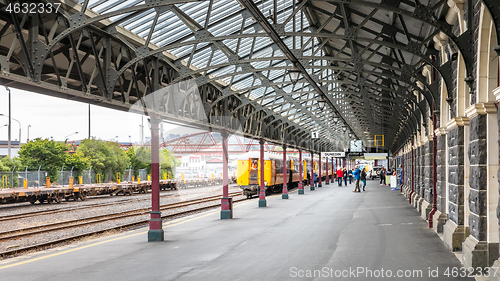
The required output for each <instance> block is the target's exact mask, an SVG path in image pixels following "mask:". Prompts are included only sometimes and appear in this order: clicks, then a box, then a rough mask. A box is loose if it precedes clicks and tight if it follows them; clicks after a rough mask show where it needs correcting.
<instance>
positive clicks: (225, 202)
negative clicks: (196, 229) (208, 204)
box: [220, 197, 233, 220]
mask: <svg viewBox="0 0 500 281" xmlns="http://www.w3.org/2000/svg"><path fill="white" fill-rule="evenodd" d="M220 207H221V211H220V219H221V220H227V219H232V218H233V198H230V197H222V199H221V205H220Z"/></svg>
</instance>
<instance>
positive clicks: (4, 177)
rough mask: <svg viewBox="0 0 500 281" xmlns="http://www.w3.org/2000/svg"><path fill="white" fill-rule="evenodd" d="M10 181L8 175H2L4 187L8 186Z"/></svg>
mask: <svg viewBox="0 0 500 281" xmlns="http://www.w3.org/2000/svg"><path fill="white" fill-rule="evenodd" d="M8 183H9V181H8V180H7V176H6V175H3V176H2V188H7V184H8Z"/></svg>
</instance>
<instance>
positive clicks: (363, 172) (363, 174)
mask: <svg viewBox="0 0 500 281" xmlns="http://www.w3.org/2000/svg"><path fill="white" fill-rule="evenodd" d="M361 181H362V182H363V191H365V187H366V171H365V169H363V170H362V171H361Z"/></svg>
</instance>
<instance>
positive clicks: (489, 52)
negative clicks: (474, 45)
mask: <svg viewBox="0 0 500 281" xmlns="http://www.w3.org/2000/svg"><path fill="white" fill-rule="evenodd" d="M479 22H480V28H479V38H478V40H479V41H478V60H477V61H478V65H479V67H478V68H477V73H476V74H477V77H478V79H476V81H477V82H476V83H477V93H476V94H477V101H478V102H480V103H481V102H495V101H496V99H495V95H494V94H493V90H494V89H495V88H497V87H498V86H499V85H498V83H499V81H498V80H499V79H498V55H497V53H496V52H495V51H494V50H493V48H494V47H495V46H496V42H497V34H496V31H495V26H494V22H493V21H492V18H491V15H490V13H489V12H488V11H487V9H486V8H485V7H484V6H482V9H481V18H480V21H479Z"/></svg>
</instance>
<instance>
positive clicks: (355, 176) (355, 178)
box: [351, 166, 361, 192]
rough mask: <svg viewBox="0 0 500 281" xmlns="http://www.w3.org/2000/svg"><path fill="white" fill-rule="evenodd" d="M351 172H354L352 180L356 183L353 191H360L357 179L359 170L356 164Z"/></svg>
mask: <svg viewBox="0 0 500 281" xmlns="http://www.w3.org/2000/svg"><path fill="white" fill-rule="evenodd" d="M353 174H354V180H355V181H356V185H355V187H354V191H353V192H361V190H360V189H359V180H360V179H361V170H359V167H358V166H356V170H354V173H353ZM351 177H352V176H351Z"/></svg>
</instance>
